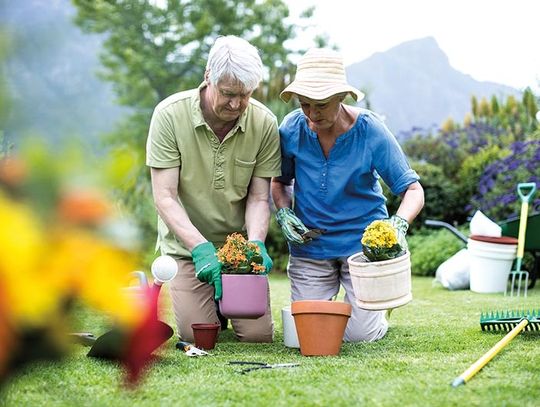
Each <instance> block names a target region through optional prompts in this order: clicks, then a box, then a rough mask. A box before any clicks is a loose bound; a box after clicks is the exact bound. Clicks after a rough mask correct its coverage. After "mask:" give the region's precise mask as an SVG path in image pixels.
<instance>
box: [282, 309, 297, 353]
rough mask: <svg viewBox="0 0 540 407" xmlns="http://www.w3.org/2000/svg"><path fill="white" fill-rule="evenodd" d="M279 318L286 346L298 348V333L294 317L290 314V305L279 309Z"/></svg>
mask: <svg viewBox="0 0 540 407" xmlns="http://www.w3.org/2000/svg"><path fill="white" fill-rule="evenodd" d="M281 320H282V322H283V342H284V343H285V346H286V347H288V348H300V342H299V341H298V334H297V333H296V325H295V323H294V317H293V316H292V314H291V306H290V305H289V306H287V307H284V308H283V309H282V310H281Z"/></svg>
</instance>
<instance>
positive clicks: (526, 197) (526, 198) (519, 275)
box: [504, 182, 536, 297]
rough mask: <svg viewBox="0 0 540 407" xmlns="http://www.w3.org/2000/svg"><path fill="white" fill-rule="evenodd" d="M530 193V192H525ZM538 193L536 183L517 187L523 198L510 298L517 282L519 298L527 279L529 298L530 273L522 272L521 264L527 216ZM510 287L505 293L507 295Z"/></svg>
mask: <svg viewBox="0 0 540 407" xmlns="http://www.w3.org/2000/svg"><path fill="white" fill-rule="evenodd" d="M525 191H528V192H525ZM535 191H536V184H535V183H534V182H526V183H520V184H518V186H517V192H518V195H519V197H520V198H521V213H520V215H519V233H518V249H517V256H516V269H515V270H512V271H511V272H510V296H511V297H513V296H514V286H515V283H516V281H517V289H516V290H515V294H516V296H517V297H519V295H520V292H521V282H522V280H523V279H525V284H524V287H523V296H524V297H526V296H527V287H528V285H529V272H528V271H525V270H521V262H522V261H523V252H524V248H525V234H526V231H527V216H528V211H529V202H530V201H531V198H532V196H533V195H534V192H535ZM507 291H508V287H507V288H506V289H505V291H504V295H506V293H507Z"/></svg>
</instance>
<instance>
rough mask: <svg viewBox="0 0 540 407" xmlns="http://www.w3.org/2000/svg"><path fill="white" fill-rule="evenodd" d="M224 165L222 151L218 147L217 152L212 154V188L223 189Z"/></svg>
mask: <svg viewBox="0 0 540 407" xmlns="http://www.w3.org/2000/svg"><path fill="white" fill-rule="evenodd" d="M224 164H225V157H224V154H223V151H222V149H221V148H220V147H219V146H218V148H217V151H215V152H214V188H215V189H222V188H225V170H224V169H223V165H224Z"/></svg>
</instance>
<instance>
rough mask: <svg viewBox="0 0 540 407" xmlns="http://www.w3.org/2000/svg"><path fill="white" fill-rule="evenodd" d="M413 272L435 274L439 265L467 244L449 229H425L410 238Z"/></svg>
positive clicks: (425, 274)
mask: <svg viewBox="0 0 540 407" xmlns="http://www.w3.org/2000/svg"><path fill="white" fill-rule="evenodd" d="M408 243H409V250H410V252H411V267H412V273H413V274H414V275H418V276H434V275H435V271H437V267H439V265H440V264H441V263H443V262H444V261H446V260H447V259H449V258H450V257H451V256H452V255H454V254H455V253H456V252H457V251H458V250H460V249H462V248H463V247H464V246H465V244H464V243H463V242H461V241H460V240H459V239H458V238H457V237H456V236H454V235H452V234H451V233H450V232H449V231H447V230H427V229H423V230H421V231H419V232H418V233H416V234H415V235H414V236H410V237H409V238H408Z"/></svg>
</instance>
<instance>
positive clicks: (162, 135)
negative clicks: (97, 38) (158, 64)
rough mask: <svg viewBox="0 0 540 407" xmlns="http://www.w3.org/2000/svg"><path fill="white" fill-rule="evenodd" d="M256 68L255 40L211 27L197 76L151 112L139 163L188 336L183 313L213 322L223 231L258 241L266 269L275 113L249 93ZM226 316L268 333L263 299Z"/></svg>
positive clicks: (276, 168) (248, 335)
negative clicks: (260, 305)
mask: <svg viewBox="0 0 540 407" xmlns="http://www.w3.org/2000/svg"><path fill="white" fill-rule="evenodd" d="M261 78H262V62H261V59H260V56H259V54H258V52H257V50H256V48H255V47H253V46H252V45H251V44H249V43H248V42H247V41H245V40H243V39H241V38H238V37H235V36H225V37H220V38H218V39H217V40H216V42H215V44H214V45H213V47H212V49H211V50H210V54H209V57H208V61H207V66H206V71H205V74H204V82H203V83H202V84H201V85H200V86H199V87H198V88H197V89H191V90H187V91H184V92H179V93H176V94H174V95H172V96H169V97H168V98H166V99H165V100H163V101H162V102H161V103H159V104H158V106H157V107H156V108H155V110H154V114H153V116H152V120H151V123H150V131H149V135H148V140H147V158H146V164H147V165H148V166H149V167H150V171H151V177H152V191H153V197H154V202H155V206H156V209H157V212H158V215H159V216H158V245H159V247H160V249H161V254H167V255H169V256H172V257H174V258H175V259H176V260H177V262H178V268H179V272H178V275H177V277H176V278H175V279H174V280H173V281H172V283H171V286H170V291H171V295H172V301H173V306H174V313H175V317H176V322H177V325H178V329H179V333H180V336H181V338H182V339H183V340H187V341H192V340H193V333H192V330H191V324H192V323H201V322H203V323H219V320H218V316H217V313H216V307H215V303H214V299H219V298H220V297H221V267H222V265H221V263H220V262H219V261H218V260H217V257H216V246H219V245H222V244H223V242H224V241H225V238H226V237H227V235H229V234H231V233H233V232H240V233H243V234H244V235H245V236H247V238H248V239H249V240H251V241H253V242H255V243H256V244H257V245H258V246H259V248H260V249H261V254H262V256H263V259H264V265H265V266H266V270H267V272H268V271H270V269H271V267H272V260H271V259H270V257H269V256H268V253H267V251H266V248H265V245H264V243H263V242H264V240H265V238H266V233H267V230H268V222H269V216H270V210H269V205H268V199H269V188H270V178H271V177H273V176H278V175H280V151H279V134H278V130H277V121H276V118H275V116H274V115H273V114H272V113H271V112H270V111H269V110H268V109H267V108H266V107H265V106H264V105H262V104H261V103H259V102H257V101H256V100H254V99H252V98H251V95H252V93H253V90H254V89H255V88H256V87H257V86H258V85H259V82H260V81H261ZM231 322H232V326H233V329H234V331H235V333H236V335H237V337H238V338H239V340H241V341H248V342H271V341H272V338H273V324H272V315H271V312H270V304H268V311H267V313H266V314H265V315H264V316H262V317H261V318H259V319H256V320H232V321H231Z"/></svg>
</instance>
